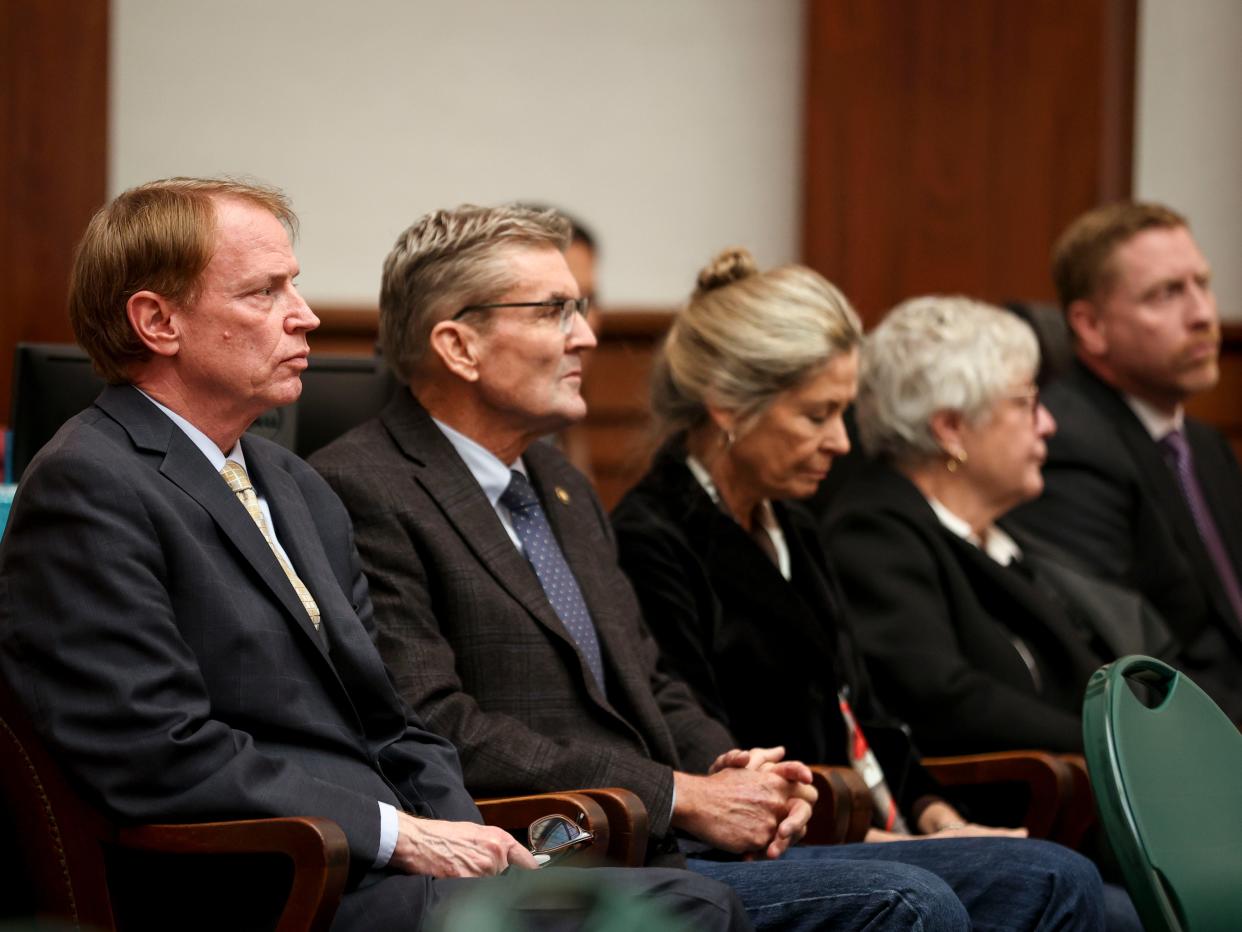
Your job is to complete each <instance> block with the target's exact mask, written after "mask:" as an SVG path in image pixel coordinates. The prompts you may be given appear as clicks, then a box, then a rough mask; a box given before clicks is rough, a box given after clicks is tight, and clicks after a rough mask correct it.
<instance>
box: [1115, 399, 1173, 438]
mask: <svg viewBox="0 0 1242 932" xmlns="http://www.w3.org/2000/svg"><path fill="white" fill-rule="evenodd" d="M1121 397H1122V398H1124V399H1125V402H1126V404H1128V405H1129V406H1130V410H1131V411H1133V412H1134V416H1135V417H1136V418H1138V419H1139V421H1140V422H1142V424H1143V427H1144V428H1145V429H1146V430H1147V433H1149V434H1150V435H1151V439H1152V440H1163V439H1164V438H1165V437H1166V436H1167V435H1168V434H1171V433H1172V432H1173V431H1175V430H1181V429H1182V425H1183V424H1184V423H1185V421H1186V412H1185V411H1184V410H1183V409H1182V406H1181V405H1178V406H1177V410H1176V411H1174V412H1173V414H1172V415H1168V414H1165V413H1164V412H1163V411H1158V410H1156V409H1155V408H1154V407H1152V405H1150V404H1148V403H1147V402H1146V401H1144V400H1143V399H1142V398H1135V397H1134V396H1133V395H1126V394H1123V395H1122V396H1121Z"/></svg>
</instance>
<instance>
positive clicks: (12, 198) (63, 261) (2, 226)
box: [0, 0, 108, 422]
mask: <svg viewBox="0 0 1242 932" xmlns="http://www.w3.org/2000/svg"><path fill="white" fill-rule="evenodd" d="M107 118H108V0H0V185H2V186H3V193H2V194H0V197H2V199H3V200H2V201H0V203H2V204H3V207H2V209H0V422H6V421H8V414H9V393H10V390H11V383H12V366H13V347H14V346H15V345H16V344H17V343H18V342H19V341H21V340H44V341H51V342H61V341H72V339H73V335H72V332H71V331H70V327H69V314H68V310H67V302H66V295H67V283H68V277H69V268H70V264H71V261H72V256H73V248H74V246H75V245H76V244H77V241H78V239H79V237H81V235H82V230H83V229H84V228H85V227H86V222H87V221H88V220H89V219H90V216H91V214H92V213H93V212H94V211H95V210H96V209H97V208H98V207H99V206H100V205H101V204H103V202H104V198H105V197H106V194H107V138H108V124H107Z"/></svg>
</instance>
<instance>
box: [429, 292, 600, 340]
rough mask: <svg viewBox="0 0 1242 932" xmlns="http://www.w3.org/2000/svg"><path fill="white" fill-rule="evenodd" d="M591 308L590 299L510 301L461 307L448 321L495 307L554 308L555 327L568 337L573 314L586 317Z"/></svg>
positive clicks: (572, 323) (571, 326)
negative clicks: (557, 312) (588, 309)
mask: <svg viewBox="0 0 1242 932" xmlns="http://www.w3.org/2000/svg"><path fill="white" fill-rule="evenodd" d="M590 306H591V299H590V298H553V299H552V300H550V301H511V302H507V303H502V304H471V305H470V306H468V307H463V308H462V309H461V310H460V311H458V312H457V313H456V314H454V315H453V316H452V317H451V318H449V319H450V320H460V319H461V318H462V317H464V316H466V315H467V314H469V313H470V312H471V311H490V310H492V309H493V308H497V307H547V308H556V309H557V310H558V311H559V312H560V313H559V316H558V317H557V319H556V325H557V327H558V328H559V329H560V331H561V333H563V334H565V336H569V334H571V333H572V332H573V329H574V314H575V313H577V314H581V315H582V316H583V317H586V312H587V308H589V307H590Z"/></svg>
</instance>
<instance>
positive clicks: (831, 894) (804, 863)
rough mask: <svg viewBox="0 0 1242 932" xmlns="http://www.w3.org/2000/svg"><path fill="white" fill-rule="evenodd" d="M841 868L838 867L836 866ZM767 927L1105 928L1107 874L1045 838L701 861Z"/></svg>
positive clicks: (928, 930) (696, 866)
mask: <svg viewBox="0 0 1242 932" xmlns="http://www.w3.org/2000/svg"><path fill="white" fill-rule="evenodd" d="M826 862H831V863H826ZM689 864H690V868H691V869H692V870H695V871H698V872H700V873H702V874H705V875H706V876H708V877H711V878H713V879H715V880H720V881H723V882H725V883H727V884H729V885H730V886H731V887H733V888H734V889H735V890H736V891H737V892H738V895H739V896H740V897H741V899H742V903H743V905H744V906H745V907H746V910H747V912H748V913H749V914H750V917H751V919H752V920H753V921H754V923H755V927H756V928H757V929H782V930H783V929H790V930H799V929H805V930H810V929H828V928H831V929H834V930H836V929H841V930H848V929H858V930H864V929H865V930H867V932H879V930H889V929H894V930H895V929H903V930H905V929H916V930H924V932H932V930H941V929H957V930H962V929H972V928H973V929H975V930H1002V929H1004V930H1036V929H1038V930H1053V929H1056V930H1069V929H1082V930H1091V932H1096V930H1099V929H1103V928H1104V927H1105V925H1104V917H1103V904H1102V901H1103V893H1102V891H1101V885H1100V875H1099V873H1098V872H1097V871H1096V869H1095V865H1093V864H1092V863H1091V862H1090V861H1088V860H1087V859H1086V858H1084V857H1082V856H1081V855H1079V854H1075V853H1074V852H1073V851H1070V850H1069V849H1068V848H1063V847H1061V846H1060V845H1056V844H1052V843H1051V842H1045V841H1032V840H1028V839H1017V838H951V839H943V840H934V841H898V842H887V843H882V844H870V845H863V844H858V845H836V846H831V847H818V846H806V847H797V848H792V849H790V850H789V852H788V853H787V854H786V855H785V856H784V857H783V858H781V859H780V860H779V861H758V862H755V861H751V862H747V861H707V860H702V859H697V858H695V859H691V860H690V862H689Z"/></svg>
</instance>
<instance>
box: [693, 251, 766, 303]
mask: <svg viewBox="0 0 1242 932" xmlns="http://www.w3.org/2000/svg"><path fill="white" fill-rule="evenodd" d="M758 271H759V267H758V266H757V265H755V257H754V256H752V255H751V254H750V250H748V249H745V248H743V247H741V246H730V247H729V248H728V249H723V250H721V251H720V252H718V253H717V254H716V258H714V259H712V261H711V262H709V263H707V265H705V266H703V268H702V269H700V270H699V278H698V287H697V288H696V289H695V291H694V294H695V297H698V296H699V295H702V294H706V293H707V292H709V291H712V290H714V289H716V288H723V287H724V286H725V285H732V284H733V283H734V282H737V281H741V280H742V279H743V278H747V277H748V276H751V275H754V274H755V273H756V272H758Z"/></svg>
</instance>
